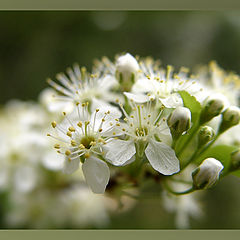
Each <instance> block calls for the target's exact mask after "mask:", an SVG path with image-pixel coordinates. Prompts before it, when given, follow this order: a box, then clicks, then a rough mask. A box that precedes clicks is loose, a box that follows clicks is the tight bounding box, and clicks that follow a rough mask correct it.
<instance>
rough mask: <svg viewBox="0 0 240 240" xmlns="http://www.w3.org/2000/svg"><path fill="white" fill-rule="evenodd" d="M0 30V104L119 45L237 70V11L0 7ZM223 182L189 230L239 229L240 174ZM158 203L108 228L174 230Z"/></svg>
mask: <svg viewBox="0 0 240 240" xmlns="http://www.w3.org/2000/svg"><path fill="white" fill-rule="evenodd" d="M0 30H1V38H0V81H1V89H2V90H1V94H0V104H4V103H6V102H7V101H8V100H9V99H12V98H20V99H23V100H28V99H37V97H38V94H39V92H40V91H41V90H42V89H44V88H45V87H47V84H46V81H45V80H46V78H47V77H51V78H54V77H55V74H56V73H58V72H61V71H64V70H65V69H66V68H67V67H69V66H71V65H72V64H73V63H74V62H78V63H79V64H80V65H84V66H86V67H87V68H88V69H89V70H90V69H91V65H92V62H93V60H94V59H95V58H100V57H102V56H104V55H105V56H108V57H110V59H112V60H113V58H114V55H115V54H116V53H119V52H124V51H126V52H130V53H131V54H133V55H136V54H137V55H140V56H152V57H154V58H160V59H161V60H162V61H163V64H164V65H165V64H173V65H175V66H177V67H179V66H186V67H193V66H195V65H196V64H206V63H208V62H209V61H210V60H212V59H215V60H217V62H218V63H219V65H220V66H221V67H223V68H225V69H226V70H233V71H236V72H237V73H240V70H239V69H240V61H239V59H240V46H239V42H240V12H233V11H232V12H191V11H189V12H173V11H172V12H168V11H164V12H87V11H84V12H79V11H76V12H67V11H65V12H37V11H36V12H1V13H0ZM226 180H227V181H223V182H222V183H220V184H219V185H218V186H216V187H215V188H214V189H212V190H208V191H207V194H205V196H204V199H203V205H204V207H203V209H204V213H205V217H203V218H202V219H199V220H193V221H192V227H193V228H240V205H239V202H240V192H239V184H240V180H239V178H238V179H237V178H236V177H234V176H229V177H227V179H226ZM1 198H3V197H1ZM0 201H1V202H4V201H3V199H0ZM160 201H161V199H146V200H142V201H140V202H139V203H138V204H137V206H136V207H135V208H134V209H133V210H132V211H131V212H125V213H122V214H120V215H115V216H113V217H112V222H111V224H110V226H109V227H110V228H152V229H154V228H175V226H174V216H173V214H169V213H168V212H166V211H165V210H164V209H163V208H162V205H161V203H160ZM0 210H1V209H0ZM0 223H1V219H0Z"/></svg>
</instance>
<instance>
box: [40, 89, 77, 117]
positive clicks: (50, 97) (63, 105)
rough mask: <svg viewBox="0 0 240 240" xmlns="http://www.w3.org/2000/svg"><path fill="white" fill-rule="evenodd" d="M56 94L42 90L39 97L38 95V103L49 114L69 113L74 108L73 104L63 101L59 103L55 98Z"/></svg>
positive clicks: (52, 91)
mask: <svg viewBox="0 0 240 240" xmlns="http://www.w3.org/2000/svg"><path fill="white" fill-rule="evenodd" d="M57 95H58V93H57V92H56V91H55V90H53V89H51V88H46V89H44V90H43V91H42V92H41V93H40V95H39V102H40V104H42V105H43V107H45V108H46V109H47V111H48V112H49V113H61V112H63V111H64V112H66V113H71V112H72V111H73V108H74V104H73V103H72V102H71V101H70V102H65V101H59V100H58V99H57V98H56V96H57Z"/></svg>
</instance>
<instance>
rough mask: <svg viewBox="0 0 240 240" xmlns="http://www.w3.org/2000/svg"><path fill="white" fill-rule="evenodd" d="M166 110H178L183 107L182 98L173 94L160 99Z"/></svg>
mask: <svg viewBox="0 0 240 240" xmlns="http://www.w3.org/2000/svg"><path fill="white" fill-rule="evenodd" d="M159 100H160V101H161V103H162V104H163V105H164V106H165V107H166V108H176V107H178V106H182V105H183V101H182V98H181V97H180V96H179V95H178V94H171V96H169V97H167V98H159Z"/></svg>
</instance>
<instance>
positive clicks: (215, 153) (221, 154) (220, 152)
mask: <svg viewBox="0 0 240 240" xmlns="http://www.w3.org/2000/svg"><path fill="white" fill-rule="evenodd" d="M236 149H237V147H236V146H229V145H218V146H214V147H211V148H209V149H208V150H207V151H206V152H205V153H203V154H202V155H201V156H200V158H198V159H197V161H196V163H197V164H200V163H201V162H202V161H203V160H204V159H206V158H210V157H212V158H216V159H217V160H219V161H220V162H221V163H222V164H223V166H224V169H223V174H224V173H226V172H228V169H229V166H230V161H231V153H232V152H233V151H235V150H236Z"/></svg>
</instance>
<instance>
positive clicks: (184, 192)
mask: <svg viewBox="0 0 240 240" xmlns="http://www.w3.org/2000/svg"><path fill="white" fill-rule="evenodd" d="M163 184H164V187H165V188H166V189H167V191H168V192H170V193H172V194H174V195H185V194H189V193H192V192H194V191H195V190H196V189H195V188H194V187H193V186H192V187H191V188H189V189H187V190H185V191H183V192H175V191H174V190H172V189H171V188H170V187H169V186H168V185H167V183H166V182H165V181H164V182H163Z"/></svg>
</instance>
